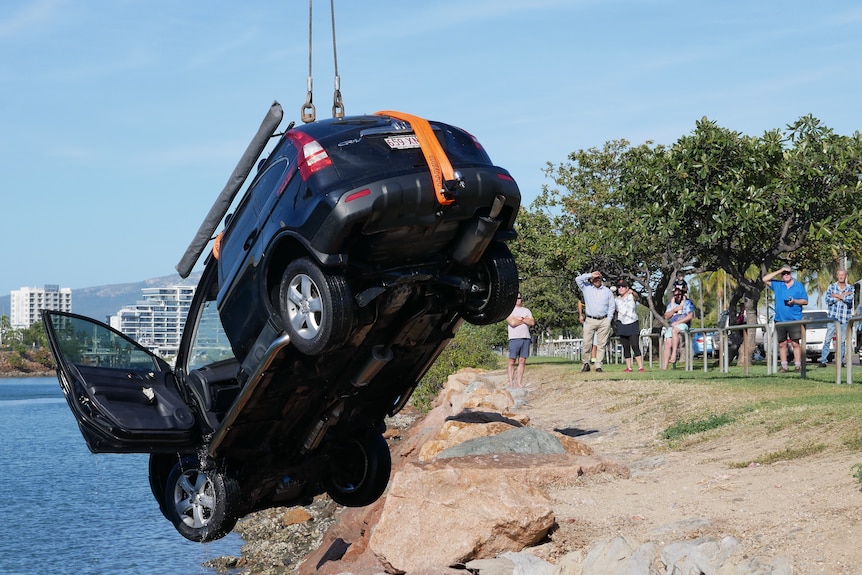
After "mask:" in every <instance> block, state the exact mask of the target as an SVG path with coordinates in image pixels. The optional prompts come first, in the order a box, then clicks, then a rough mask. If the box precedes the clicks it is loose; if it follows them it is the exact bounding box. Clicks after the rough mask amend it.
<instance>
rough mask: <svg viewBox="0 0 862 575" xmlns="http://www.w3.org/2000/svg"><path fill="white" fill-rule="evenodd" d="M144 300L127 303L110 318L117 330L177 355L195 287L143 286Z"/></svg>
mask: <svg viewBox="0 0 862 575" xmlns="http://www.w3.org/2000/svg"><path fill="white" fill-rule="evenodd" d="M141 291H142V292H143V299H142V300H141V301H138V302H137V303H135V304H134V305H130V306H124V307H123V308H122V309H121V310H120V311H119V312H117V314H116V315H114V316H112V317H111V327H113V328H114V329H118V330H120V331H121V332H123V333H124V334H126V335H127V336H129V337H131V338H132V339H134V340H135V341H137V342H138V343H139V344H141V345H142V346H144V347H146V348H147V349H149V350H150V351H152V352H153V353H157V354H159V355H161V356H163V357H169V356H173V355H176V353H177V350H178V349H179V347H180V339H182V335H183V327H185V324H186V316H187V315H188V313H189V307H190V306H191V303H192V297H193V296H194V294H195V286H187V285H174V286H168V287H158V288H144V289H143V290H141Z"/></svg>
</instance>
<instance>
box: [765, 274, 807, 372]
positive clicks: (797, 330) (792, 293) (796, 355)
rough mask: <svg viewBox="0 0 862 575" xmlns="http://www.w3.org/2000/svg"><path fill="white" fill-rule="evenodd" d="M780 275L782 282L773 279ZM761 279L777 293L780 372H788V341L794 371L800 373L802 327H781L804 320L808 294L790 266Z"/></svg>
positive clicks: (776, 310) (776, 331)
mask: <svg viewBox="0 0 862 575" xmlns="http://www.w3.org/2000/svg"><path fill="white" fill-rule="evenodd" d="M778 275H780V276H781V279H780V280H777V279H773V278H775V276H778ZM760 279H762V280H763V283H765V284H766V285H767V286H768V287H769V288H770V289H771V290H772V291H773V292H775V324H776V325H775V335H776V336H777V337H778V357H779V358H780V359H781V368H780V369H779V370H778V371H780V372H782V373H786V372H787V340H788V339H789V340H790V345H791V347H792V349H793V364H794V366H795V369H794V371H799V370H800V369H801V367H802V357H803V352H802V350H801V349H800V347H799V340H800V339H802V326H801V325H799V324H797V325H789V326H788V325H781V322H784V321H799V320H801V319H802V306H804V305H808V292H806V291H805V286H803V285H802V284H801V283H799V282H796V281H793V274H792V272H791V271H790V268H789V267H788V266H783V267H782V268H781V269H779V270H777V271H774V272H772V273H768V274H766V275H764V276H763V277H762V278H760Z"/></svg>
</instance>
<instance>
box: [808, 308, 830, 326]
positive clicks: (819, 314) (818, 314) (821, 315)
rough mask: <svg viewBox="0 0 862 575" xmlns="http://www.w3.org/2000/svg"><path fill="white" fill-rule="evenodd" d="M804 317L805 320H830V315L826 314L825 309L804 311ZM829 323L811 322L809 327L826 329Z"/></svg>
mask: <svg viewBox="0 0 862 575" xmlns="http://www.w3.org/2000/svg"><path fill="white" fill-rule="evenodd" d="M802 319H804V320H808V321H811V320H816V319H819V320H828V319H829V317H828V316H827V315H826V312H825V311H811V312H803V313H802ZM827 323H828V322H826V323H809V324H807V328H808V329H826V326H827Z"/></svg>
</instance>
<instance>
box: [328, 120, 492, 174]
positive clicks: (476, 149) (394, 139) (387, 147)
mask: <svg viewBox="0 0 862 575" xmlns="http://www.w3.org/2000/svg"><path fill="white" fill-rule="evenodd" d="M434 133H435V134H436V135H437V139H438V140H439V141H440V144H441V146H442V147H443V150H444V151H445V152H446V155H447V157H448V158H449V161H450V162H451V163H452V166H453V167H456V168H457V167H478V166H489V165H491V160H490V158H488V154H486V153H485V150H484V149H483V148H482V147H481V146H480V145H479V144H478V143H477V142H476V141H475V140H474V139H473V138H472V137H471V136H470V135H468V134H466V133H464V132H462V131H460V130H457V129H454V128H451V127H449V126H446V125H434ZM344 135H345V134H342V135H341V136H342V137H339V138H337V139H335V138H328V139H327V141H326V142H324V143H323V145H324V147H325V149H326V152H327V154H328V155H329V157H330V159H331V160H332V165H333V166H334V167H335V169H336V170H338V175H339V177H340V178H341V179H342V180H357V179H367V178H369V177H377V176H383V175H396V174H398V173H400V172H407V171H413V170H415V169H417V168H424V167H425V166H426V165H427V164H426V163H425V157H424V156H423V154H422V150H421V149H420V148H419V147H418V145H417V142H416V139H415V136H414V134H413V132H409V131H396V130H394V129H392V128H391V127H389V126H386V127H382V128H381V127H375V128H370V129H363V130H356V131H355V132H354V133H353V134H352V136H353V137H350V138H344V137H343V136H344Z"/></svg>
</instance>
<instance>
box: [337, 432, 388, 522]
mask: <svg viewBox="0 0 862 575" xmlns="http://www.w3.org/2000/svg"><path fill="white" fill-rule="evenodd" d="M329 455H330V458H331V460H332V466H331V469H330V475H329V476H328V477H326V478H324V480H323V485H324V488H325V489H326V492H327V494H328V495H329V496H330V497H331V498H332V500H333V501H335V502H336V503H338V504H339V505H344V506H346V507H364V506H365V505H370V504H372V503H374V502H375V501H377V500H378V499H379V498H380V496H381V495H383V492H384V491H385V490H386V486H387V485H388V484H389V474H390V473H391V472H392V456H391V455H390V453H389V446H388V445H387V444H386V439H384V438H383V435H380V434H371V435H368V436H365V437H357V438H354V439H350V440H348V441H347V442H345V443H340V444H338V445H336V446H333V447H332V448H330V452H329Z"/></svg>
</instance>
